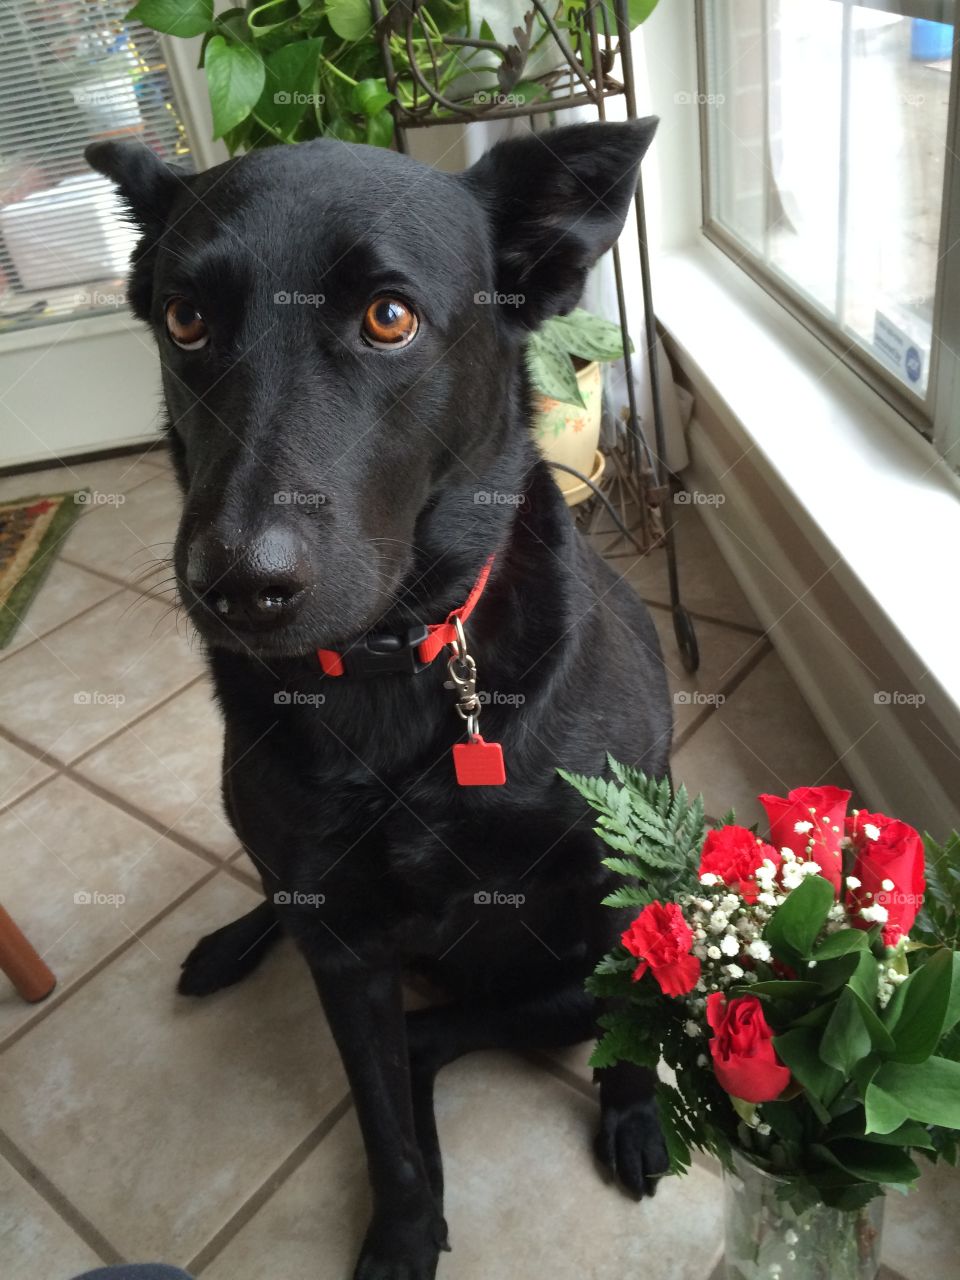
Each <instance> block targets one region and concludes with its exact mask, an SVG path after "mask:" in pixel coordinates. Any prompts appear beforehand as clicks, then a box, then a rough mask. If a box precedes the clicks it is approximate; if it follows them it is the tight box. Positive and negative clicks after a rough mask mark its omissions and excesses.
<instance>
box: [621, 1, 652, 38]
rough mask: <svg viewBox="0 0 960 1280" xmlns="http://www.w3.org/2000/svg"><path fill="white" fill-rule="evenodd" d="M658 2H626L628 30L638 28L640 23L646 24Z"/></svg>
mask: <svg viewBox="0 0 960 1280" xmlns="http://www.w3.org/2000/svg"><path fill="white" fill-rule="evenodd" d="M657 4H658V0H627V15H628V20H629V22H630V30H631V31H632V30H633V29H634V27H639V25H640V23H641V22H646V20H647V19H648V18H649V17H650V15H651V13H653V11H654V9H655V8H656V7H657Z"/></svg>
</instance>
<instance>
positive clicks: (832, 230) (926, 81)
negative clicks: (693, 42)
mask: <svg viewBox="0 0 960 1280" xmlns="http://www.w3.org/2000/svg"><path fill="white" fill-rule="evenodd" d="M953 11H954V5H953V3H952V0H864V3H861V4H853V3H851V2H850V0H701V4H700V10H699V21H700V28H699V30H700V54H701V72H702V77H703V80H702V84H701V89H702V92H701V94H700V101H701V118H702V122H703V126H704V143H705V166H704V179H705V181H704V189H705V190H704V195H705V199H704V214H705V216H704V228H705V231H706V233H707V234H708V235H709V236H710V237H711V238H712V239H714V240H715V241H716V242H717V243H718V244H719V245H720V246H721V247H722V248H724V249H725V250H726V251H727V252H728V253H730V254H731V255H732V256H734V257H735V258H736V259H737V260H738V261H739V262H740V263H741V265H742V266H743V267H744V268H745V269H746V270H748V271H750V272H751V273H753V274H754V275H755V276H756V277H757V278H758V279H759V280H760V282H761V283H762V284H764V285H765V287H767V288H769V289H770V290H771V291H772V292H773V293H775V294H776V295H777V296H778V297H779V298H780V299H781V301H783V302H785V304H786V305H787V306H789V307H790V308H791V309H792V310H793V311H794V312H795V313H796V314H797V315H798V316H799V317H800V318H801V319H802V320H803V321H804V322H805V323H807V324H808V325H809V326H810V327H811V328H813V329H814V330H815V331H816V332H818V334H819V335H820V336H821V337H822V338H823V339H824V340H825V341H827V342H829V343H831V344H832V345H833V347H834V349H835V351H836V353H837V356H838V358H841V359H843V360H844V361H845V362H846V363H848V364H850V365H852V366H853V367H854V368H855V369H856V370H857V371H858V372H859V373H860V374H861V375H862V376H864V377H865V378H866V379H867V380H868V381H869V382H871V384H872V385H873V386H874V387H875V388H876V389H877V390H878V391H880V392H881V394H883V395H884V396H885V397H886V398H887V399H889V400H891V401H892V402H893V403H894V404H895V405H896V406H897V408H899V409H900V411H901V412H902V413H904V415H905V416H907V417H908V418H909V419H910V420H911V421H912V422H914V423H915V424H916V425H917V426H919V427H920V428H921V429H922V430H924V432H925V433H926V434H928V435H931V434H933V433H934V431H935V429H936V418H937V415H938V414H943V413H949V412H950V410H949V409H944V408H943V402H942V401H941V402H940V407H938V401H937V396H936V382H937V378H938V370H940V368H941V365H944V366H945V363H946V362H945V360H944V361H942V360H941V358H940V357H941V355H944V356H950V357H952V359H953V360H955V359H956V357H955V356H954V355H953V352H954V351H955V350H956V342H955V340H954V341H953V342H952V343H950V348H949V349H948V350H946V351H945V350H944V344H946V343H948V342H949V341H950V339H949V338H948V336H947V334H946V330H945V327H944V320H945V316H944V312H945V308H944V306H943V303H944V300H945V297H946V293H945V291H946V290H947V288H948V287H949V280H948V266H949V264H950V260H951V255H950V250H952V249H953V246H954V243H955V242H956V241H957V239H958V238H960V232H958V231H956V230H954V232H953V234H952V235H951V234H950V231H949V228H950V224H951V221H952V222H953V225H954V227H956V226H957V225H958V224H960V217H958V214H960V210H953V209H951V208H950V204H949V202H945V199H944V192H945V189H946V187H947V186H948V185H949V169H948V161H949V159H950V157H951V152H952V151H956V150H958V148H957V146H956V143H955V141H951V131H953V132H955V125H953V126H951V87H952V80H953V74H952V66H953V65H954V48H953V43H954V28H953V27H952V26H951V25H948V22H949V21H952V18H953ZM944 19H947V20H948V22H944V21H943V20H944ZM956 256H957V255H956V254H955V253H954V254H953V259H955V258H956ZM952 270H953V272H954V273H955V272H956V265H955V263H954V265H953V268H952ZM953 297H954V300H955V301H954V306H953V311H954V312H955V311H956V310H957V309H958V304H957V303H956V294H954V295H953ZM946 310H949V308H947V309H946ZM950 326H952V327H953V328H955V327H956V317H955V316H947V317H946V327H950ZM951 368H952V367H951ZM945 376H946V374H945ZM953 425H955V424H953ZM938 434H940V436H941V441H942V442H944V443H943V447H944V448H945V449H946V447H947V444H946V443H945V442H946V435H947V434H948V432H940V433H938ZM949 443H950V444H951V445H952V444H953V443H954V441H950V442H949Z"/></svg>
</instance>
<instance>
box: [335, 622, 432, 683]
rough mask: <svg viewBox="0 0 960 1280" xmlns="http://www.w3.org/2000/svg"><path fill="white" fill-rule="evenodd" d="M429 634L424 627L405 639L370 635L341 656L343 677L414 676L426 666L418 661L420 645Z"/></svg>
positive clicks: (412, 632)
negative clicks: (344, 675)
mask: <svg viewBox="0 0 960 1280" xmlns="http://www.w3.org/2000/svg"><path fill="white" fill-rule="evenodd" d="M428 634H429V630H428V628H427V627H425V626H420V627H411V628H410V630H409V631H408V632H407V633H406V635H391V634H389V633H388V632H379V633H378V632H372V633H371V634H369V635H365V636H361V638H360V639H359V640H358V641H357V642H356V644H352V645H351V646H350V648H349V649H347V650H345V651H344V653H343V655H342V661H343V670H344V674H346V675H348V676H352V677H353V678H354V679H366V678H367V677H368V676H383V675H393V674H399V675H416V673H417V672H418V671H425V670H426V668H427V667H429V666H430V663H429V662H424V661H423V659H422V658H421V657H420V645H421V644H423V642H424V640H426V638H427V636H428Z"/></svg>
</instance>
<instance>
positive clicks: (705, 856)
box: [700, 826, 780, 903]
mask: <svg viewBox="0 0 960 1280" xmlns="http://www.w3.org/2000/svg"><path fill="white" fill-rule="evenodd" d="M765 858H769V859H770V861H771V862H772V863H773V865H774V866H775V867H779V866H780V855H779V853H777V851H776V849H774V847H773V845H769V844H765V843H764V841H763V840H760V839H758V838H757V836H755V835H754V834H753V832H752V831H748V830H747V828H746V827H732V826H731V827H719V828H717V830H715V831H711V832H710V834H709V835H708V836H707V838H706V840H705V841H704V845H703V852H702V853H701V855H700V875H701V876H702V875H706V874H710V875H715V876H719V877H720V879H721V880H722V881H723V883H724V884H728V885H730V886H731V888H734V889H736V890H737V891H738V893H739V894H740V896H741V898H743V900H744V901H745V902H751V903H752V902H756V900H757V894H758V893H759V889H758V887H757V882H756V879H755V876H756V873H757V870H758V868H759V867H760V864H761V863H762V862H763V861H764V859H765Z"/></svg>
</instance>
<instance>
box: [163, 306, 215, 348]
mask: <svg viewBox="0 0 960 1280" xmlns="http://www.w3.org/2000/svg"><path fill="white" fill-rule="evenodd" d="M166 316H167V332H168V333H169V334H170V337H171V338H172V339H173V340H174V342H175V343H176V344H177V346H178V347H183V349H184V350H185V351H196V350H198V349H199V348H200V347H205V346H206V345H207V322H206V321H205V320H204V318H203V316H202V315H201V314H200V312H199V311H198V310H197V308H196V307H195V306H194V305H193V303H192V302H189V301H188V300H187V299H186V298H171V299H170V301H169V302H168V303H167V312H166Z"/></svg>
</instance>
